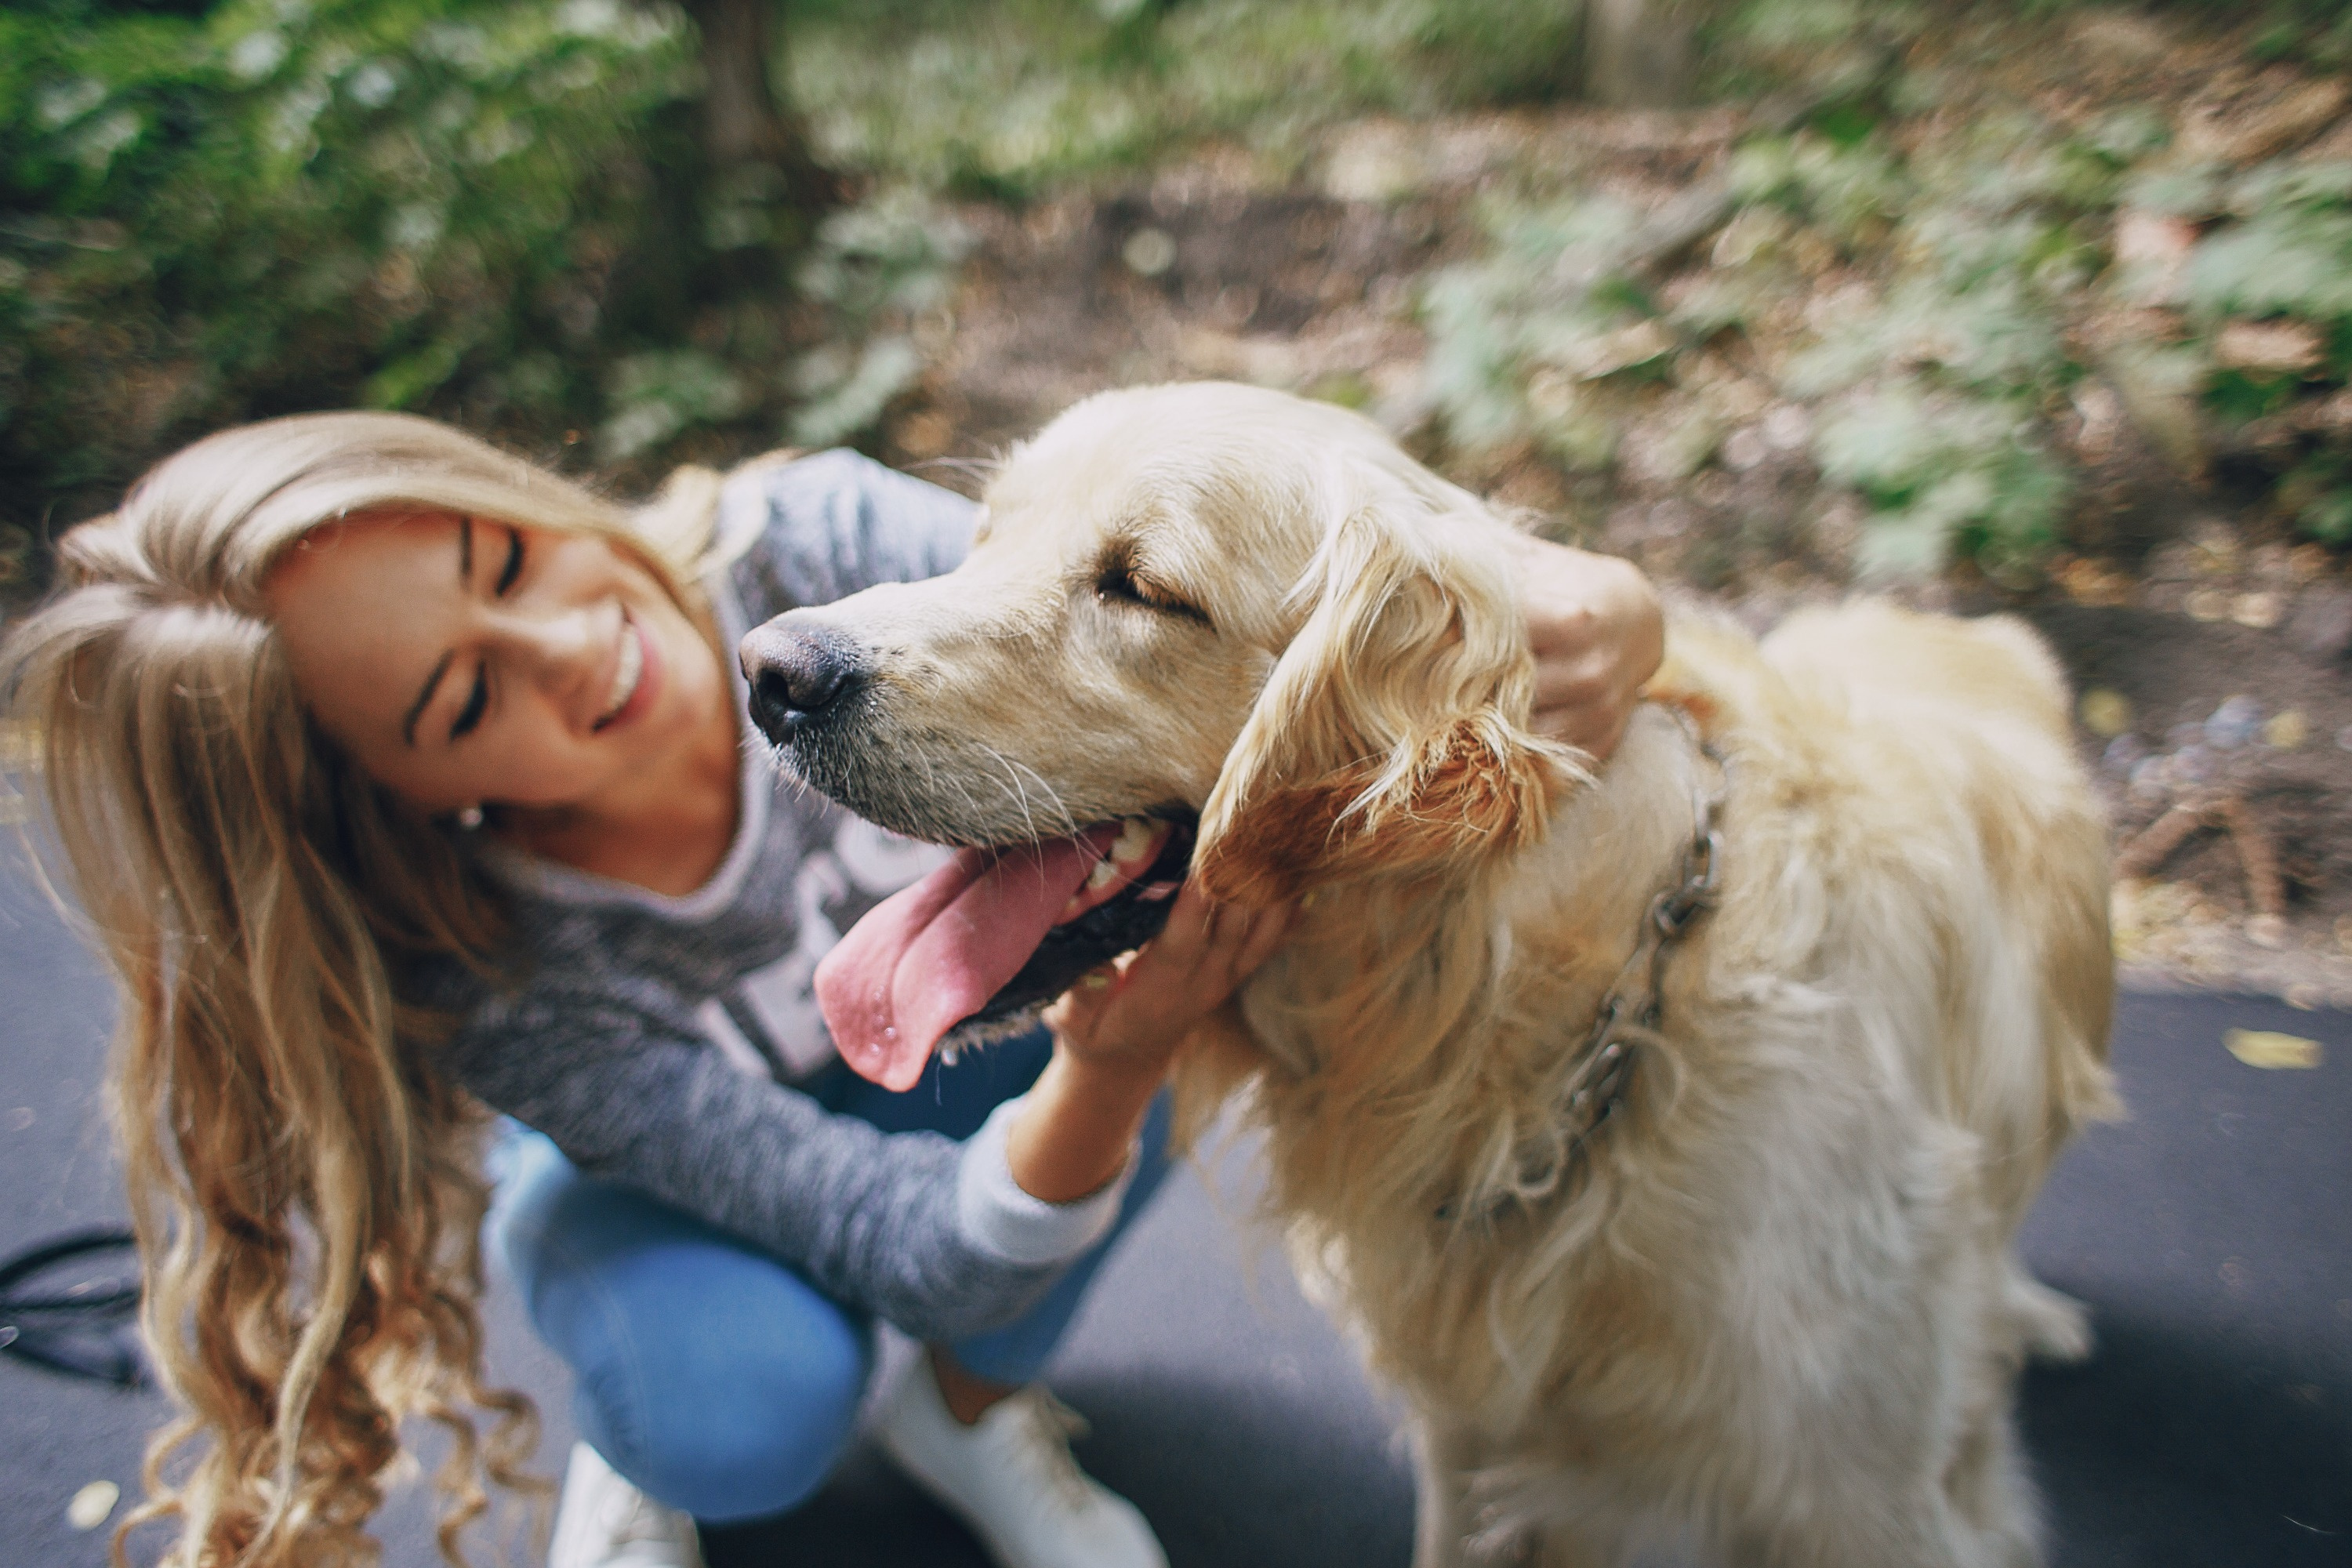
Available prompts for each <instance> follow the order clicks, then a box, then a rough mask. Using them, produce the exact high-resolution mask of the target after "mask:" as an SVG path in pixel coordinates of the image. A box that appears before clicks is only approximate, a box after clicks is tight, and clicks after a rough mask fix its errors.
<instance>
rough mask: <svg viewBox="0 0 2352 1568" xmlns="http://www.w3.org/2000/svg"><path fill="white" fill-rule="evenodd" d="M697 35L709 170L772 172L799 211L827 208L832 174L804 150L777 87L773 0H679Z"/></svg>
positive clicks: (837, 193)
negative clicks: (754, 168)
mask: <svg viewBox="0 0 2352 1568" xmlns="http://www.w3.org/2000/svg"><path fill="white" fill-rule="evenodd" d="M685 5H686V14H687V15H688V16H690V17H691V18H693V21H694V26H695V30H696V32H697V33H698V34H699V35H700V37H701V56H702V76H703V93H702V110H703V121H702V123H703V134H702V146H703V155H704V156H705V158H706V159H708V161H709V165H710V168H711V169H712V170H713V171H714V172H721V173H723V172H726V171H732V170H740V169H742V168H744V167H746V166H747V165H749V166H761V167H765V168H768V169H772V170H773V171H774V174H775V182H776V186H777V190H776V195H777V196H778V198H779V199H780V200H782V201H783V202H785V203H786V204H788V205H792V206H793V207H795V208H798V209H800V210H801V211H802V212H803V213H813V212H817V211H821V210H822V209H824V208H826V207H829V206H831V205H834V204H835V203H836V202H838V201H839V200H840V199H841V196H842V195H843V187H842V181H841V178H840V176H839V175H837V174H835V173H833V172H832V171H831V170H829V169H827V168H825V167H824V164H822V163H819V162H818V161H817V159H816V156H815V154H814V153H812V152H811V151H810V150H809V139H808V128H807V126H806V125H805V124H804V123H803V121H802V120H801V117H800V115H799V113H798V112H797V111H796V110H794V109H793V107H792V106H791V105H790V103H788V102H787V101H786V100H784V99H783V98H782V95H780V94H779V93H778V92H777V90H776V86H775V83H776V79H777V76H778V74H779V73H780V71H781V69H782V63H783V55H784V46H783V45H782V43H781V42H780V38H779V29H778V27H777V26H776V23H777V22H778V21H779V20H780V6H779V5H778V4H777V0H685Z"/></svg>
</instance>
